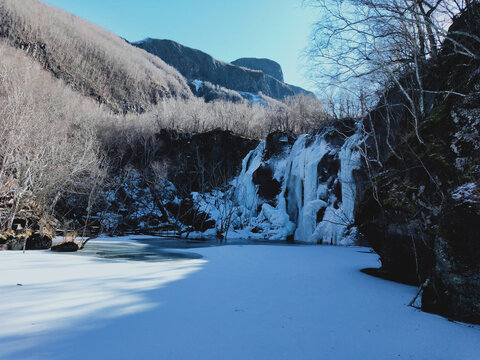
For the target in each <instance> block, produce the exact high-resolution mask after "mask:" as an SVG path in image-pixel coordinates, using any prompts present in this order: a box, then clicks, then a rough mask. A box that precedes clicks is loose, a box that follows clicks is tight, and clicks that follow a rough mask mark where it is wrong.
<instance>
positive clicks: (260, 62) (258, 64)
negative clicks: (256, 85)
mask: <svg viewBox="0 0 480 360" xmlns="http://www.w3.org/2000/svg"><path fill="white" fill-rule="evenodd" d="M232 64H233V65H237V66H242V67H244V68H247V69H252V70H260V71H263V72H264V73H265V74H267V75H270V76H271V77H273V78H275V79H277V80H278V81H281V82H285V80H284V79H283V71H282V67H281V66H280V64H279V63H277V62H276V61H273V60H270V59H258V58H240V59H237V60H235V61H232Z"/></svg>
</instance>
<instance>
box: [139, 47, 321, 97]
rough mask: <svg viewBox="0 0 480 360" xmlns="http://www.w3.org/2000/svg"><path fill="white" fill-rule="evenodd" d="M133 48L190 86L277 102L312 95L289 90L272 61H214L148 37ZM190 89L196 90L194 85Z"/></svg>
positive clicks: (202, 53) (200, 53)
mask: <svg viewBox="0 0 480 360" xmlns="http://www.w3.org/2000/svg"><path fill="white" fill-rule="evenodd" d="M133 45H135V46H137V47H139V48H142V49H144V50H146V51H148V52H149V53H151V54H153V55H156V56H158V57H159V58H161V59H162V60H163V61H165V62H166V63H167V64H169V65H171V66H173V67H174V68H176V69H177V70H178V71H179V72H180V73H181V74H182V75H183V76H184V77H185V78H186V79H187V80H188V81H189V82H190V83H192V82H193V81H202V82H209V83H211V84H214V85H217V86H220V87H223V88H225V89H229V90H234V91H238V92H240V94H241V93H242V92H243V93H251V94H259V93H262V94H264V95H266V96H268V97H271V98H273V99H276V100H283V99H285V98H286V97H288V96H293V95H296V94H298V93H308V94H312V93H310V92H308V91H306V90H303V89H300V88H298V87H291V86H289V85H287V84H285V83H284V82H283V81H282V80H280V78H283V73H282V70H281V67H280V65H278V64H277V63H275V62H273V61H271V60H266V59H265V60H263V59H262V60H256V61H252V60H249V61H248V64H247V63H244V62H243V61H242V64H243V65H241V66H237V65H236V64H230V63H227V62H223V61H219V60H216V59H214V58H213V57H212V56H210V55H208V54H206V53H204V52H203V51H200V50H197V49H192V48H190V47H187V46H184V45H181V44H179V43H176V42H174V41H171V40H158V39H150V38H148V39H145V40H143V41H140V42H136V43H133ZM259 63H261V65H259ZM252 64H255V65H252ZM272 64H276V65H272ZM245 65H250V66H245ZM244 66H245V67H244ZM252 67H253V69H252ZM273 68H275V70H273ZM264 70H265V71H267V72H265V71H264ZM271 74H275V76H271ZM192 90H195V87H194V86H193V87H192ZM224 92H225V91H223V93H224Z"/></svg>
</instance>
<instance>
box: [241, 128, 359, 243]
mask: <svg viewBox="0 0 480 360" xmlns="http://www.w3.org/2000/svg"><path fill="white" fill-rule="evenodd" d="M357 127H358V128H357V131H356V133H355V134H354V135H352V136H350V137H348V138H346V139H344V141H343V139H342V140H341V141H340V143H342V142H343V145H342V144H340V145H339V141H338V138H339V137H340V136H341V135H339V134H338V133H336V131H335V129H333V128H328V129H326V130H324V131H323V132H321V133H320V134H317V135H302V136H300V137H299V138H298V139H297V140H296V142H295V143H294V144H293V146H292V147H291V148H288V147H287V148H286V149H285V151H284V153H283V154H279V155H276V156H273V157H272V158H270V159H265V146H266V144H265V141H263V142H261V143H260V144H259V145H258V147H257V148H256V149H255V150H253V151H251V152H250V153H249V154H248V155H247V157H246V158H245V159H244V161H243V166H242V171H241V173H240V175H239V176H238V177H237V178H236V179H235V180H234V181H233V182H232V186H234V188H235V202H236V204H237V206H238V207H239V209H243V216H245V218H246V219H247V220H246V225H247V226H248V228H250V229H252V228H255V229H256V232H260V233H262V234H263V236H264V238H265V239H271V240H284V239H287V238H293V239H294V240H296V241H301V242H307V243H327V244H347V243H348V242H349V241H351V240H350V239H351V237H346V236H345V235H346V233H347V230H348V229H349V228H350V227H351V225H352V223H353V221H354V210H355V199H356V195H357V194H356V185H355V179H354V171H355V170H357V169H359V168H360V166H361V154H360V151H359V144H360V143H361V141H362V135H361V123H359V124H357ZM332 138H335V139H337V141H331V139H332ZM260 166H263V167H268V168H270V169H271V170H272V173H273V178H274V180H277V181H278V182H280V183H281V192H280V194H278V195H277V197H276V199H275V201H274V203H273V204H272V202H269V201H266V200H265V199H262V198H261V196H259V195H258V185H256V184H255V183H254V181H253V174H254V173H255V171H256V170H257V169H259V167H260Z"/></svg>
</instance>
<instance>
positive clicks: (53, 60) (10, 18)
mask: <svg viewBox="0 0 480 360" xmlns="http://www.w3.org/2000/svg"><path fill="white" fill-rule="evenodd" d="M0 37H1V38H4V39H6V40H7V42H8V44H10V45H12V46H14V47H16V48H19V49H22V50H23V51H24V52H25V53H27V54H29V55H30V56H31V57H33V58H35V59H36V60H37V61H38V62H40V64H41V65H42V67H43V68H45V69H47V70H49V71H50V72H52V73H53V74H54V75H55V76H56V77H57V78H60V79H62V80H64V81H65V82H66V83H67V84H69V85H70V86H71V87H72V88H73V89H75V90H77V91H79V92H81V93H82V94H84V95H87V96H89V97H91V98H94V99H95V100H96V101H98V102H99V103H101V104H104V105H106V106H107V107H108V108H109V109H111V110H112V111H113V112H115V113H126V112H132V111H133V112H144V111H145V110H147V109H149V108H150V107H151V106H152V105H153V104H156V103H158V101H159V100H160V99H163V98H166V97H172V96H174V97H183V98H188V97H190V96H191V91H190V89H189V88H188V86H187V84H186V82H185V80H184V78H183V77H182V76H181V75H180V74H179V73H178V72H177V71H176V70H175V69H174V68H172V67H171V66H168V65H167V64H165V63H164V62H163V61H162V60H161V59H159V58H157V57H155V56H153V55H150V54H148V53H147V52H145V51H142V50H140V49H138V48H136V47H133V46H131V45H130V44H128V43H127V42H126V41H124V40H123V39H121V38H120V37H118V36H117V35H114V34H112V33H110V32H108V31H106V30H104V29H102V28H100V27H99V26H96V25H94V24H92V23H89V22H87V21H85V20H82V19H80V18H78V17H76V16H74V15H71V14H69V13H67V12H65V11H62V10H60V9H57V8H55V7H52V6H49V5H46V4H44V3H42V2H40V1H38V0H1V1H0Z"/></svg>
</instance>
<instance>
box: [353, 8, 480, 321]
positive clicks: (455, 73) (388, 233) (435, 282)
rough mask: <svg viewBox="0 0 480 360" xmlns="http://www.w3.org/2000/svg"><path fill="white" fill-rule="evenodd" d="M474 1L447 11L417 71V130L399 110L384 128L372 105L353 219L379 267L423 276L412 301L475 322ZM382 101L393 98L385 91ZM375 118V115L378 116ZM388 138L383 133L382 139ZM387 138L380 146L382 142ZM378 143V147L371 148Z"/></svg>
mask: <svg viewBox="0 0 480 360" xmlns="http://www.w3.org/2000/svg"><path fill="white" fill-rule="evenodd" d="M478 19H480V6H479V5H478V4H477V5H476V6H472V7H471V8H470V9H469V11H468V12H467V13H466V14H464V15H462V17H460V18H458V19H456V21H455V22H454V24H453V25H452V27H451V29H450V38H451V39H452V40H447V41H446V42H445V44H444V47H443V50H442V53H441V54H440V56H439V57H438V59H436V60H434V61H433V60H431V61H430V63H429V64H428V67H429V70H428V72H427V75H426V76H425V78H424V79H423V81H424V84H425V86H426V88H428V89H433V90H434V92H431V93H429V94H426V95H425V99H424V100H425V104H426V107H427V108H428V109H431V110H430V111H429V112H428V114H427V115H426V117H425V119H424V120H423V121H422V122H421V123H420V124H419V127H418V135H417V133H416V132H415V131H414V128H413V126H412V125H411V122H410V120H411V119H410V117H409V116H408V114H406V113H405V112H404V111H401V110H398V111H395V114H394V115H395V116H394V119H395V120H394V122H393V123H390V125H392V126H390V127H389V129H390V130H392V131H393V133H391V134H390V135H389V133H388V129H387V125H386V122H385V117H382V116H381V115H382V112H381V111H377V112H374V113H373V114H371V117H370V119H371V123H372V124H373V128H374V129H375V130H376V131H377V134H378V136H379V137H381V138H382V141H380V142H379V143H378V144H379V145H380V151H379V152H378V153H379V154H378V157H377V159H379V160H380V162H381V163H382V165H383V166H382V167H381V168H377V170H376V171H375V173H374V176H373V177H372V178H371V184H370V186H367V190H366V192H365V193H364V201H363V203H362V205H361V206H360V208H359V211H358V216H357V219H356V221H357V223H358V224H359V226H360V229H361V230H362V232H363V233H364V234H365V235H366V237H367V238H368V240H369V241H370V243H371V245H372V246H373V248H374V249H375V251H376V252H378V254H379V255H380V257H381V261H382V270H381V271H382V272H383V273H384V275H386V276H389V277H392V278H395V279H398V280H402V281H406V282H409V283H416V284H424V285H425V289H424V291H423V296H422V307H423V309H424V310H427V311H433V312H437V313H442V314H444V315H446V316H450V317H452V318H455V319H459V320H464V321H471V322H476V323H480V262H479V259H480V245H479V244H480V242H479V237H478V233H479V230H480V227H479V226H480V225H479V224H480V198H479V192H480V180H479V179H480V145H479V144H480V72H479V69H480V60H479V59H475V57H472V56H466V54H464V53H463V54H462V52H461V51H458V47H459V45H460V44H462V42H463V44H464V45H466V47H467V48H468V49H469V50H470V51H472V52H474V53H478V54H480V43H478V44H475V43H476V42H475V41H471V40H467V39H466V38H465V37H464V36H463V34H465V33H470V34H474V36H477V37H478V36H480V24H479V22H478ZM389 96H390V98H389V97H387V99H389V100H387V101H389V103H390V104H392V103H394V99H397V100H398V94H395V92H394V91H393V92H392V93H391V94H390V95H389ZM382 121H383V123H382ZM387 139H389V141H387ZM388 142H390V146H389V145H388V144H387V143H388ZM377 149H378V148H377Z"/></svg>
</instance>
